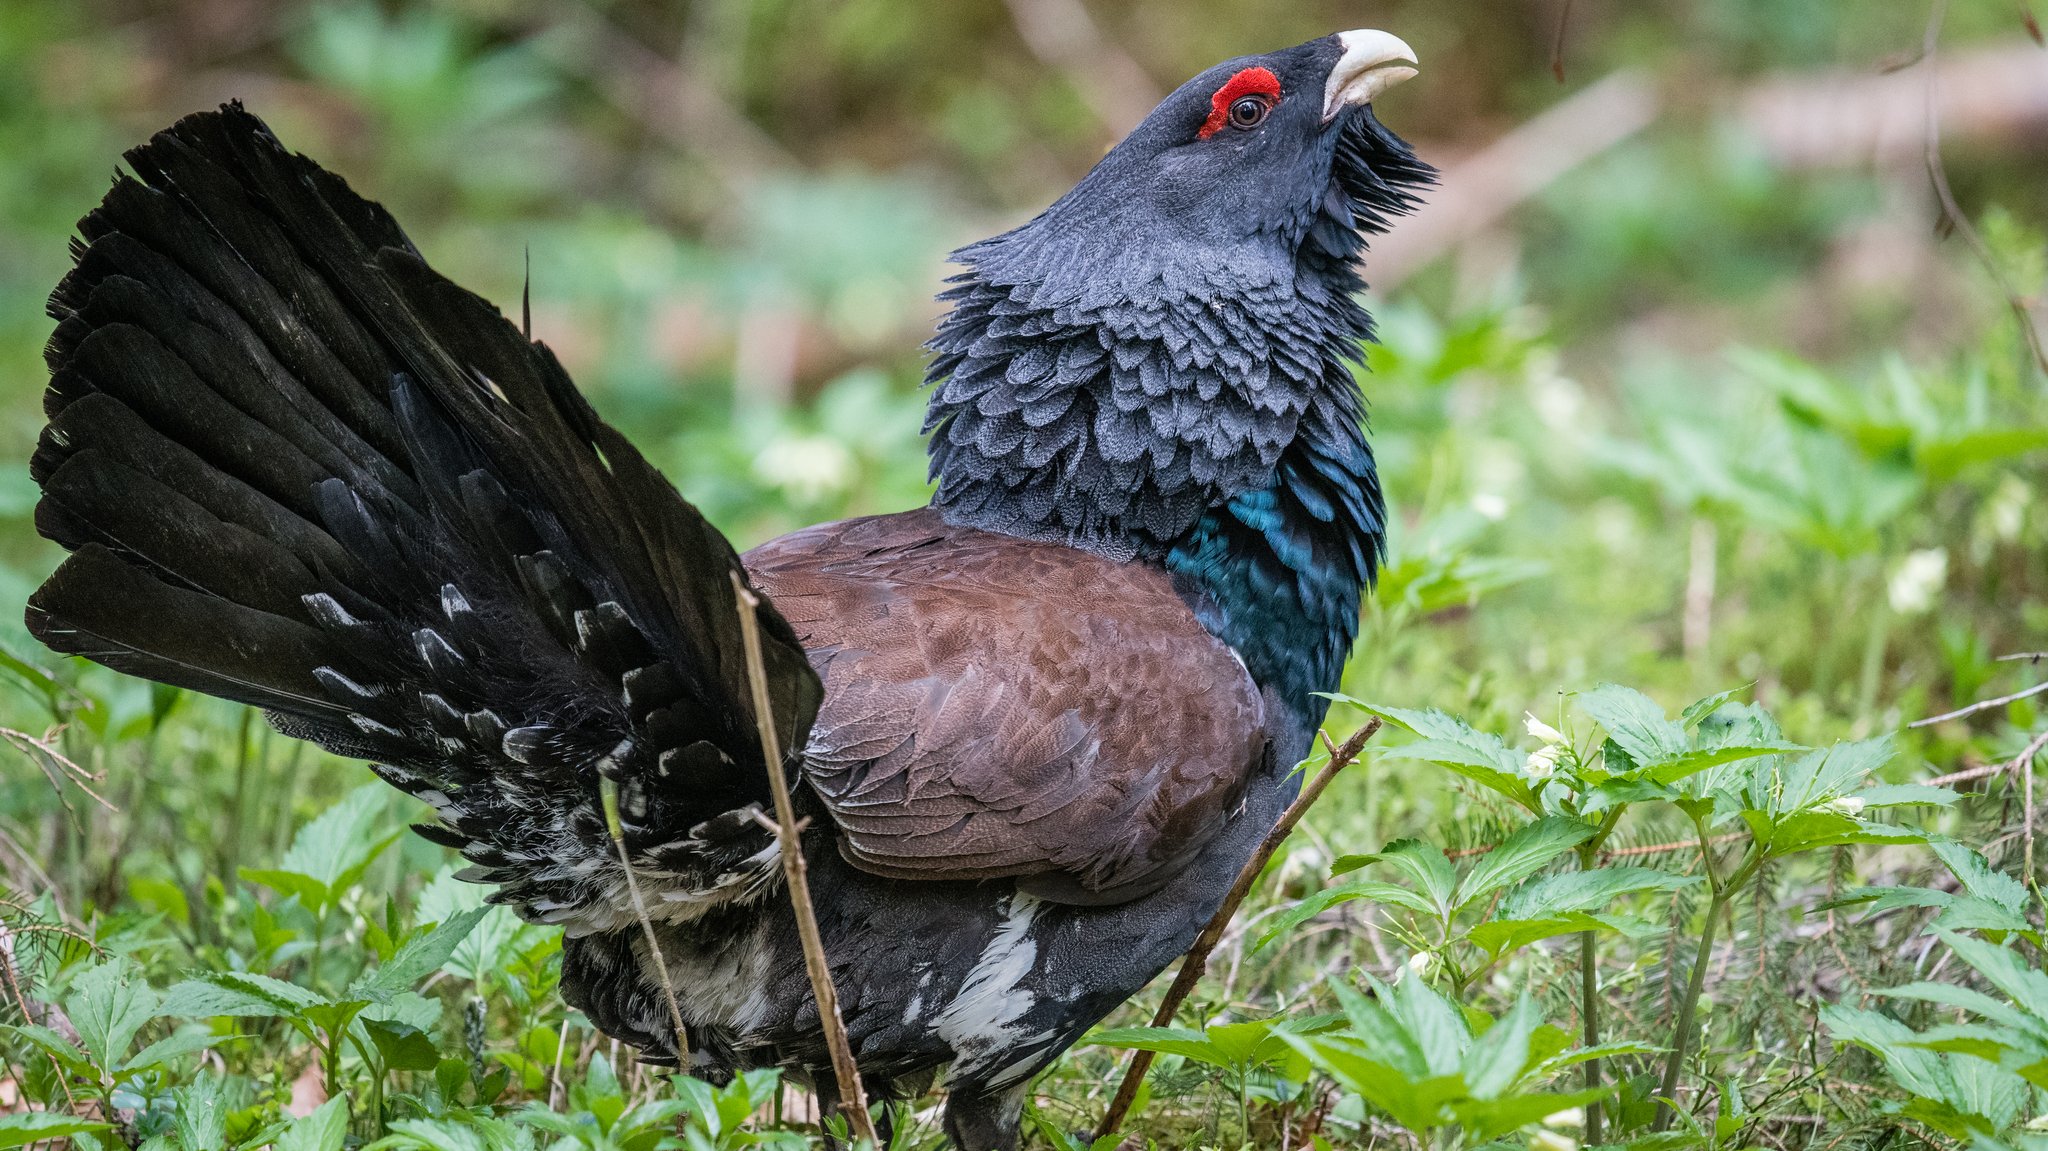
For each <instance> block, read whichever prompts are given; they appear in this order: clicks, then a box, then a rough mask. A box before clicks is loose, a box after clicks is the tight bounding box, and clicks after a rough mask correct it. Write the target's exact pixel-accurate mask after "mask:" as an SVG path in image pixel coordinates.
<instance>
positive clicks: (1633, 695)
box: [1577, 683, 1689, 764]
mask: <svg viewBox="0 0 2048 1151" xmlns="http://www.w3.org/2000/svg"><path fill="white" fill-rule="evenodd" d="M1577 698H1578V704H1579V708H1580V710H1582V711H1584V712H1585V713H1586V714H1587V715H1589V716H1592V717H1593V722H1595V723H1597V724H1599V725H1600V727H1601V729H1602V730H1604V731H1606V732H1607V737H1608V738H1609V739H1611V740H1613V741H1614V742H1615V744H1616V745H1617V746H1618V747H1620V748H1621V749H1622V751H1624V752H1626V753H1628V756H1629V758H1630V759H1633V760H1635V761H1636V763H1638V764H1648V763H1652V762H1654V761H1657V760H1661V759H1668V758H1670V757H1673V756H1677V755H1682V754H1684V753H1685V752H1686V751H1687V750H1689V741H1688V740H1687V738H1686V734H1685V729H1684V728H1682V727H1680V726H1679V725H1677V724H1675V723H1673V722H1671V721H1670V720H1669V719H1666V718H1665V716H1664V709H1663V708H1662V707H1660V706H1658V704H1657V701H1655V700H1653V699H1651V698H1650V697H1649V696H1646V695H1644V694H1643V693H1642V692H1639V691H1637V690H1636V689H1634V688H1632V687H1623V686H1621V685H1620V684H1614V683H1603V684H1601V685H1600V686H1599V687H1596V688H1594V689H1593V690H1591V691H1585V692H1580V693H1579V694H1578V697H1577Z"/></svg>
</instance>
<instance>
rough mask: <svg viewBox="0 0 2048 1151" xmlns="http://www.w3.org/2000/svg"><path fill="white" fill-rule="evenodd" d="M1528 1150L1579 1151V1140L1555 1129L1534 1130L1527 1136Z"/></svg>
mask: <svg viewBox="0 0 2048 1151" xmlns="http://www.w3.org/2000/svg"><path fill="white" fill-rule="evenodd" d="M1529 1151H1579V1141H1578V1140H1577V1139H1574V1138H1572V1137H1571V1136H1569V1135H1562V1134H1559V1133H1558V1132H1556V1131H1536V1132H1532V1133H1531V1134H1530V1136H1529Z"/></svg>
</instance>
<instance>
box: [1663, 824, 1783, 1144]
mask: <svg viewBox="0 0 2048 1151" xmlns="http://www.w3.org/2000/svg"><path fill="white" fill-rule="evenodd" d="M1696 822H1698V824H1699V828H1700V851H1701V852H1702V853H1708V852H1711V851H1712V847H1711V845H1710V844H1709V842H1708V836H1707V827H1706V823H1705V821H1704V820H1700V821H1696ZM1763 855H1764V853H1763V850H1762V849H1761V848H1759V847H1757V846H1756V845H1755V844H1754V843H1752V844H1751V845H1750V849H1749V851H1748V853H1747V854H1746V855H1744V857H1743V860H1742V862H1741V863H1740V864H1738V865H1737V866H1736V868H1735V870H1734V871H1733V872H1732V873H1730V874H1729V876H1728V878H1727V879H1726V880H1721V879H1719V878H1717V877H1716V875H1715V873H1714V869H1713V866H1712V862H1711V856H1709V857H1708V858H1709V864H1708V868H1707V881H1708V883H1709V884H1711V885H1712V887H1713V889H1714V894H1713V897H1712V898H1711V899H1710V900H1708V902H1707V924H1706V927H1705V928H1704V929H1702V930H1701V931H1700V945H1699V950H1698V951H1697V952H1696V953H1695V954H1694V956H1693V961H1692V975H1691V977H1690V978H1688V979H1687V980H1686V985H1685V998H1684V999H1683V1000H1681V1001H1680V1002H1679V1005H1678V1026H1677V1028H1676V1029H1675V1030H1674V1032H1673V1034H1672V1036H1671V1054H1670V1055H1669V1056H1667V1057H1666V1058H1665V1060H1664V1085H1663V1088H1662V1092H1661V1093H1662V1095H1663V1096H1664V1106H1663V1108H1662V1109H1660V1110H1659V1111H1658V1112H1657V1122H1656V1125H1655V1127H1654V1130H1657V1131H1662V1130H1664V1129H1665V1128H1667V1127H1669V1126H1671V1121H1672V1120H1673V1119H1674V1118H1676V1117H1677V1115H1678V1076H1679V1074H1680V1073H1681V1072H1682V1071H1683V1070H1684V1069H1685V1055H1686V1049H1687V1048H1688V1047H1689V1046H1690V1045H1691V1043H1692V1032H1693V1017H1694V1016H1695V1015H1696V1014H1697V1013H1698V1011H1699V1006H1700V992H1701V991H1702V990H1704V989H1705V987H1706V983H1707V965H1708V963H1709V962H1711V961H1712V959H1713V956H1714V936H1715V934H1716V933H1717V932H1718V931H1719V930H1720V927H1721V913H1722V912H1723V911H1724V910H1725V909H1726V908H1727V906H1728V902H1729V900H1731V899H1733V898H1734V897H1735V896H1736V895H1738V894H1740V893H1741V891H1742V889H1743V888H1744V887H1746V886H1748V884H1749V881H1750V879H1751V878H1752V877H1753V876H1755V875H1756V870H1757V868H1758V867H1759V866H1761V865H1762V863H1763Z"/></svg>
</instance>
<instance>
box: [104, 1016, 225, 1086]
mask: <svg viewBox="0 0 2048 1151" xmlns="http://www.w3.org/2000/svg"><path fill="white" fill-rule="evenodd" d="M240 1038H241V1036H239V1035H215V1034H213V1033H211V1032H209V1031H207V1030H206V1029H204V1028H200V1027H184V1028H180V1029H179V1030H177V1031H174V1032H172V1033H171V1034H169V1035H166V1036H164V1037H163V1038H162V1039H159V1040H157V1041H156V1042H155V1043H152V1044H150V1045H149V1046H147V1047H144V1048H143V1049H142V1050H140V1051H137V1052H136V1053H135V1055H134V1056H133V1057H132V1058H130V1059H129V1060H127V1061H126V1062H124V1063H123V1064H121V1067H120V1071H121V1073H122V1074H124V1075H126V1074H131V1073H133V1072H137V1071H147V1070H149V1069H150V1068H152V1067H155V1066H157V1065H158V1064H162V1063H169V1062H170V1061H171V1060H173V1059H176V1058H178V1057H180V1056H184V1055H191V1054H193V1053H194V1052H198V1051H204V1050H206V1049H207V1048H209V1047H212V1046H214V1045H215V1044H219V1043H226V1042H227V1041H229V1040H231V1039H240Z"/></svg>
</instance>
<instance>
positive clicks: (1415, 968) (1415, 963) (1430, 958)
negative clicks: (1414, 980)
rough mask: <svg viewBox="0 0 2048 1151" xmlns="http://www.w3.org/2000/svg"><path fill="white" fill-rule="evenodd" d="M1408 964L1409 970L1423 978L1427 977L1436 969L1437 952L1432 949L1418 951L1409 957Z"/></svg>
mask: <svg viewBox="0 0 2048 1151" xmlns="http://www.w3.org/2000/svg"><path fill="white" fill-rule="evenodd" d="M1407 966H1408V970H1410V971H1412V972H1414V973H1415V974H1416V975H1418V976H1420V977H1421V978H1423V979H1427V978H1429V977H1430V974H1431V973H1432V972H1434V971H1435V970H1436V953H1435V952H1432V951H1418V952H1416V953H1415V954H1413V955H1411V956H1409V957H1408V965H1407Z"/></svg>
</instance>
